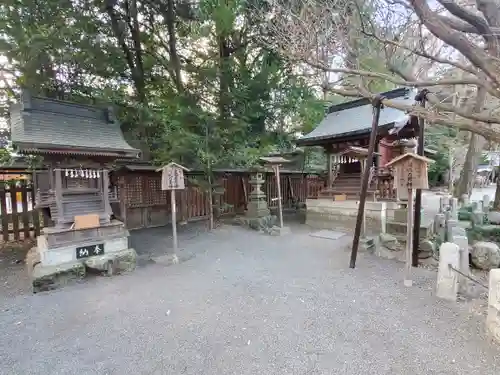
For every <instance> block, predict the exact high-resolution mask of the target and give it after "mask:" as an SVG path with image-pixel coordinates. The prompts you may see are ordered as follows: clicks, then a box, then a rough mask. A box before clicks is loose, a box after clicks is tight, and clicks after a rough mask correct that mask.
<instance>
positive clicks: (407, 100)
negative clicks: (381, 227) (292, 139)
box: [297, 88, 418, 200]
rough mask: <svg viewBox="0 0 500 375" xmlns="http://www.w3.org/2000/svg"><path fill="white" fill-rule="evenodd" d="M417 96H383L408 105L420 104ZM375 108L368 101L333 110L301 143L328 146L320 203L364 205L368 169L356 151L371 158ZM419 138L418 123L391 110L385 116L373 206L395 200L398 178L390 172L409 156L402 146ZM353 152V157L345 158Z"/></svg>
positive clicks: (374, 168)
mask: <svg viewBox="0 0 500 375" xmlns="http://www.w3.org/2000/svg"><path fill="white" fill-rule="evenodd" d="M415 94H416V93H415V92H414V91H411V90H410V89H407V88H400V89H395V90H392V91H388V92H384V93H382V95H383V96H384V97H385V98H387V99H391V100H394V101H395V102H401V103H402V104H406V105H413V104H414V103H415V101H414V96H415ZM372 117H373V107H372V105H371V103H370V101H369V100H368V99H358V100H354V101H350V102H346V103H342V104H337V105H333V106H331V107H330V108H329V109H328V112H327V115H326V116H325V118H324V119H323V120H322V121H321V123H320V124H319V125H318V126H317V127H316V128H315V129H314V130H313V131H312V132H310V133H309V134H306V135H305V136H303V137H302V138H300V139H299V140H297V145H299V146H322V147H324V149H325V151H326V153H327V155H328V156H327V163H328V166H327V172H328V178H327V183H326V186H325V187H324V189H323V190H322V191H321V192H320V195H319V196H320V197H326V198H333V197H334V196H336V195H345V196H346V197H347V199H359V192H360V186H361V170H362V165H361V162H360V159H362V158H356V157H353V155H352V150H356V149H358V150H360V156H362V155H363V154H364V153H366V150H367V148H368V141H369V138H370V133H371V123H372ZM417 135H418V120H417V118H415V117H411V116H409V115H408V114H406V113H404V112H402V111H400V110H397V109H393V108H389V107H383V108H382V109H381V111H380V121H379V126H378V133H377V142H376V148H375V152H376V155H375V156H374V158H373V160H371V161H369V162H368V163H367V166H368V167H369V168H370V170H371V174H370V185H369V189H368V198H367V199H369V200H395V199H396V195H395V190H394V188H393V186H392V175H391V173H390V171H389V170H388V169H387V168H384V165H386V164H387V163H388V162H389V161H390V160H392V159H393V158H395V157H396V156H398V155H401V154H402V153H403V152H404V148H405V144H404V141H403V142H402V140H405V139H411V138H414V137H416V136H417ZM350 147H355V148H354V149H351V152H349V154H348V155H345V154H344V152H345V150H346V149H348V148H350Z"/></svg>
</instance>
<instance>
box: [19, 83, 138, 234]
mask: <svg viewBox="0 0 500 375" xmlns="http://www.w3.org/2000/svg"><path fill="white" fill-rule="evenodd" d="M10 124H11V133H12V143H13V146H14V147H15V150H16V151H17V152H18V153H19V154H21V155H34V156H42V157H43V166H44V170H40V171H37V172H36V173H35V178H34V183H35V189H36V191H37V195H36V205H37V207H38V208H41V209H43V210H44V214H45V215H46V216H47V217H49V218H50V219H51V220H52V221H53V223H54V225H55V226H58V227H61V228H62V227H67V226H70V225H71V224H72V223H73V222H74V218H75V216H77V215H86V214H90V213H96V214H98V215H99V217H100V220H101V223H109V221H110V217H111V215H112V210H111V206H110V204H111V203H112V202H113V201H114V200H117V191H116V187H114V186H112V184H110V181H109V169H110V168H111V166H112V163H113V162H114V161H115V160H116V159H118V158H120V159H123V158H128V159H136V158H137V157H138V155H139V150H137V149H134V148H132V147H131V146H130V145H129V144H128V143H127V142H126V141H125V139H124V138H123V134H122V132H121V129H120V124H119V123H118V121H117V120H116V118H115V116H114V113H113V110H112V109H111V108H99V107H96V106H86V105H81V104H77V103H71V102H66V101H60V100H54V99H50V98H45V97H36V96H32V95H31V94H30V92H29V91H24V92H23V93H22V97H21V101H20V102H19V103H17V104H15V105H13V106H12V107H11V109H10Z"/></svg>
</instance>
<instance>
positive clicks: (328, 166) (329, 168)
mask: <svg viewBox="0 0 500 375" xmlns="http://www.w3.org/2000/svg"><path fill="white" fill-rule="evenodd" d="M326 170H327V172H328V177H327V179H326V184H327V186H326V187H327V188H331V187H332V178H333V176H332V152H331V150H327V153H326Z"/></svg>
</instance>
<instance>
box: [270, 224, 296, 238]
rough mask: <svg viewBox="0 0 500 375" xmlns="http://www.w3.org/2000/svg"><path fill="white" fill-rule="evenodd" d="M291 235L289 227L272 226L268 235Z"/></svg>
mask: <svg viewBox="0 0 500 375" xmlns="http://www.w3.org/2000/svg"><path fill="white" fill-rule="evenodd" d="M290 233H292V231H291V230H290V228H289V227H282V228H281V227H278V226H274V227H272V228H271V232H270V233H269V234H270V235H271V236H285V235H287V234H290Z"/></svg>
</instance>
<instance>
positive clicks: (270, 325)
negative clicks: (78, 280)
mask: <svg viewBox="0 0 500 375" xmlns="http://www.w3.org/2000/svg"><path fill="white" fill-rule="evenodd" d="M349 242H350V238H349V237H348V236H346V237H343V238H341V239H340V240H337V241H332V240H326V239H320V238H312V237H310V236H308V235H307V234H306V233H304V232H302V231H298V232H295V233H292V234H290V235H288V236H286V237H269V236H265V235H259V234H257V233H255V232H251V231H247V230H244V229H242V228H238V227H222V228H219V229H218V230H216V231H215V232H213V233H209V234H204V235H201V236H197V237H195V238H192V239H191V240H186V241H185V242H184V246H185V247H186V248H187V249H195V248H196V249H200V248H201V249H203V251H198V254H197V256H196V257H195V258H192V259H191V260H189V261H186V262H184V263H181V264H178V265H173V266H170V267H164V266H160V265H159V264H152V265H149V266H146V267H141V268H139V269H137V270H136V271H135V272H133V273H130V274H126V275H122V276H116V277H112V278H95V279H91V280H89V281H88V282H85V283H83V284H77V285H74V286H69V287H66V288H63V289H60V290H56V291H52V292H49V293H41V294H37V295H24V296H17V297H9V298H4V299H2V300H1V301H0V329H1V332H2V339H1V340H0V374H2V375H3V374H15V375H19V374H22V375H29V374H40V375H47V374H50V375H59V374H79V375H84V374H99V375H106V374H107V375H111V374H117V375H123V374H134V375H143V374H144V375H146V374H148V375H153V374H154V375H156V374H158V375H163V374H176V375H177V374H217V375H223V374H228V375H229V374H231V375H233V374H238V375H239V374H265V375H268V374H300V375H304V374H329V375H331V374H363V375H365V374H377V375H382V374H395V375H396V374H397V375H403V374H418V375H420V374H426V375H428V374H439V375H447V374H453V375H456V374H469V375H472V374H478V375H479V374H481V375H488V374H498V368H500V355H499V353H500V352H499V350H500V348H499V347H498V346H494V345H493V344H490V343H489V342H488V340H486V339H484V333H483V321H484V317H482V316H480V315H479V314H474V313H471V312H470V306H469V305H467V304H466V303H457V304H449V303H444V302H442V301H438V300H436V299H435V298H434V297H433V292H432V286H433V285H434V283H435V277H436V274H435V273H434V272H429V271H426V270H423V269H418V270H416V271H415V272H416V276H415V282H416V285H415V286H414V287H412V288H410V289H407V288H404V286H403V283H402V265H401V264H398V263H395V262H391V261H385V260H381V259H378V258H375V257H373V256H371V255H364V254H361V255H360V256H359V258H358V266H357V268H356V269H355V270H351V269H349V268H348V267H347V265H348V258H349V253H348V252H347V250H346V245H348V243H349ZM193 251H194V250H193Z"/></svg>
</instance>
